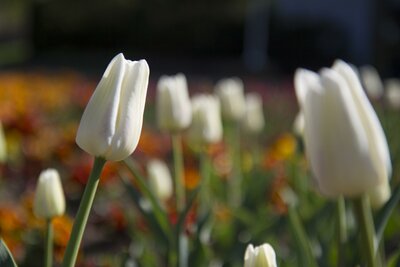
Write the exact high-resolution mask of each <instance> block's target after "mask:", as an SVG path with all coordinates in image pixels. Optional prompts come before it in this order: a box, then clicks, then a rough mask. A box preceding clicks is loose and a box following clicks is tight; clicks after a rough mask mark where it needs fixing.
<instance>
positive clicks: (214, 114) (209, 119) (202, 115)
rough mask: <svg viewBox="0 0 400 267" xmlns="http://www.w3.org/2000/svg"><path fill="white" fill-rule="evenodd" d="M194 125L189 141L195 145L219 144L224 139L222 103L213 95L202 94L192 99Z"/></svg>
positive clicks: (189, 131) (192, 125)
mask: <svg viewBox="0 0 400 267" xmlns="http://www.w3.org/2000/svg"><path fill="white" fill-rule="evenodd" d="M192 114H193V118H192V124H191V125H190V127H189V129H188V138H189V141H190V142H191V143H192V144H194V145H204V144H212V143H217V142H219V141H220V140H221V139H222V121H221V111H220V103H219V101H218V98H216V97H214V96H212V95H206V94H200V95H196V96H194V97H193V98H192Z"/></svg>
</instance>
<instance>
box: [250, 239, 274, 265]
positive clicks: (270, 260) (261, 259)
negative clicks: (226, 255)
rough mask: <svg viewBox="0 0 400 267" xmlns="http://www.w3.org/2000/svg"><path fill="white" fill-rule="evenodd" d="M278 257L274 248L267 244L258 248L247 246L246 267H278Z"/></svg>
mask: <svg viewBox="0 0 400 267" xmlns="http://www.w3.org/2000/svg"><path fill="white" fill-rule="evenodd" d="M277 266H278V265H277V264H276V255H275V251H274V249H273V248H272V246H271V245H270V244H268V243H265V244H263V245H261V246H258V247H255V248H254V247H253V245H252V244H250V245H248V246H247V249H246V252H245V254H244V267H277Z"/></svg>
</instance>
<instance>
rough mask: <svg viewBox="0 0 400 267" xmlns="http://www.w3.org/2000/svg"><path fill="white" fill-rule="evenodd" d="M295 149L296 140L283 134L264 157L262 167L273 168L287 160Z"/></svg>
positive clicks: (290, 135) (288, 134) (287, 134)
mask: <svg viewBox="0 0 400 267" xmlns="http://www.w3.org/2000/svg"><path fill="white" fill-rule="evenodd" d="M296 149H297V141H296V138H295V137H294V136H293V135H292V134H290V133H284V134H282V135H281V136H279V138H278V139H277V140H276V141H275V143H274V144H273V145H272V147H271V148H270V149H268V150H267V152H266V154H265V156H264V162H263V165H264V166H265V167H266V168H271V167H274V166H275V165H276V164H278V163H279V162H282V161H285V160H289V159H290V158H292V157H293V155H294V154H295V152H296Z"/></svg>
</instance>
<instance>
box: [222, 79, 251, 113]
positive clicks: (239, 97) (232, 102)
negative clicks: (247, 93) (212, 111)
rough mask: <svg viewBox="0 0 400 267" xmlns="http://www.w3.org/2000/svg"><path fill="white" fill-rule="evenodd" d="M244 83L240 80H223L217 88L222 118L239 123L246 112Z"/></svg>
mask: <svg viewBox="0 0 400 267" xmlns="http://www.w3.org/2000/svg"><path fill="white" fill-rule="evenodd" d="M243 88H244V86H243V82H242V81H241V80H240V79H239V78H228V79H223V80H221V81H219V82H218V83H217V85H216V86H215V91H216V93H217V95H218V97H219V99H220V101H221V111H222V118H223V119H225V120H228V121H239V120H240V119H241V118H242V117H243V115H244V111H245V98H244V89H243Z"/></svg>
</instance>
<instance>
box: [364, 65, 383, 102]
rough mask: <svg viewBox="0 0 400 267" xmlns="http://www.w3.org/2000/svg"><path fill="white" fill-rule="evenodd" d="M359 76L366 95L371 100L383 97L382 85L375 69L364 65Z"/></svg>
mask: <svg viewBox="0 0 400 267" xmlns="http://www.w3.org/2000/svg"><path fill="white" fill-rule="evenodd" d="M360 76H361V80H362V83H363V85H364V88H365V91H366V92H367V95H368V96H369V97H370V98H371V99H380V98H381V97H382V96H383V83H382V79H381V77H380V76H379V73H378V71H377V70H376V68H375V67H373V66H370V65H366V66H362V67H361V68H360Z"/></svg>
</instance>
